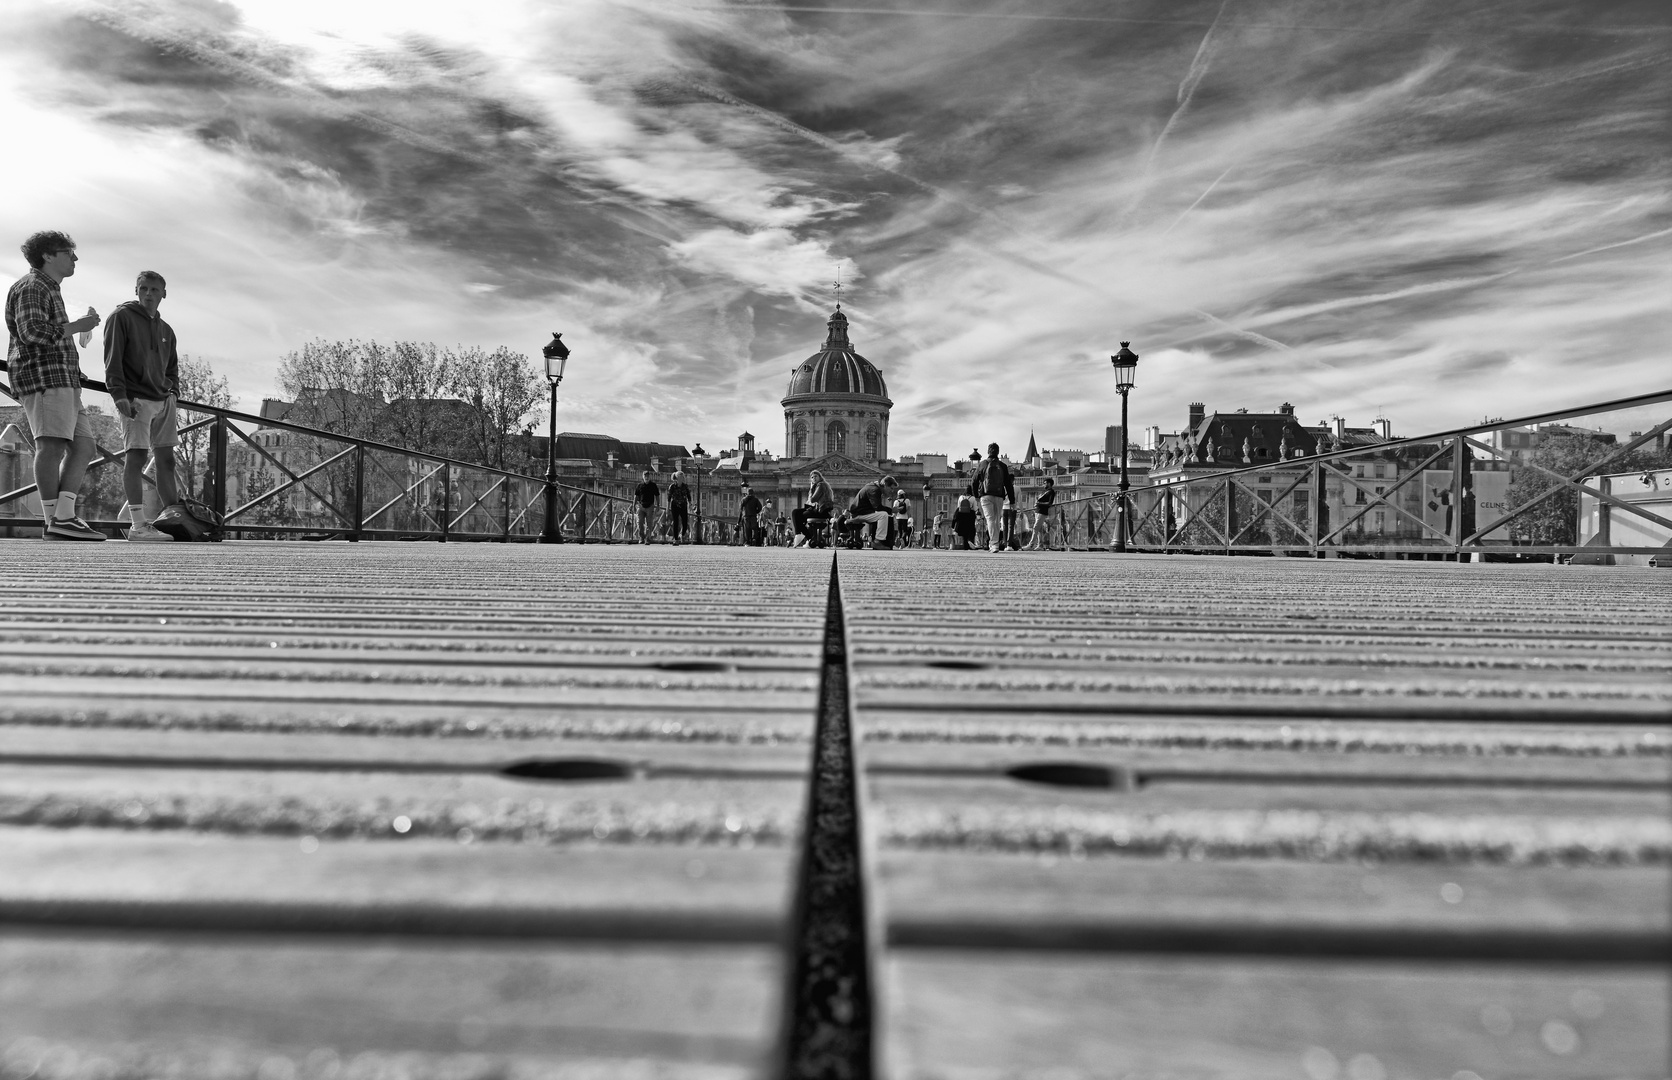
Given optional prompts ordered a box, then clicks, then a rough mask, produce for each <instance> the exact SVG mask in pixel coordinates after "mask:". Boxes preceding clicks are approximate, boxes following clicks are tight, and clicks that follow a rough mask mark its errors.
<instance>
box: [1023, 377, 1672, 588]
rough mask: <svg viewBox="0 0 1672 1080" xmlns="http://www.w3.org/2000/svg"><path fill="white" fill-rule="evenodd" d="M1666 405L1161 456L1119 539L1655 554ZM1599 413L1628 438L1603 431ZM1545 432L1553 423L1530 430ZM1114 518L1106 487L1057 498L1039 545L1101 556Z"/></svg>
mask: <svg viewBox="0 0 1672 1080" xmlns="http://www.w3.org/2000/svg"><path fill="white" fill-rule="evenodd" d="M1668 401H1672V390H1668V391H1660V392H1656V393H1650V394H1641V395H1637V396H1635V397H1629V398H1621V399H1618V400H1615V401H1609V402H1603V403H1600V404H1595V405H1586V406H1581V407H1577V408H1573V409H1564V410H1559V411H1556V412H1547V413H1540V414H1537V415H1534V416H1525V417H1518V418H1516V419H1513V420H1492V421H1485V422H1482V423H1480V424H1477V425H1473V426H1470V427H1465V428H1456V429H1453V430H1450V431H1442V432H1437V433H1435V434H1432V435H1420V436H1414V437H1410V438H1400V439H1389V440H1386V441H1380V442H1371V443H1364V444H1360V445H1352V446H1344V447H1340V448H1334V449H1330V450H1328V451H1327V452H1323V453H1318V454H1312V455H1305V456H1300V455H1297V454H1291V455H1290V456H1288V457H1279V456H1278V455H1277V453H1276V452H1274V451H1273V450H1272V449H1271V448H1269V447H1264V448H1255V447H1249V448H1248V452H1247V457H1255V456H1257V455H1258V454H1259V452H1260V451H1261V450H1263V451H1264V452H1265V453H1266V454H1268V455H1270V460H1255V461H1252V462H1250V461H1248V460H1247V457H1245V456H1244V453H1243V452H1242V451H1240V450H1238V451H1237V452H1235V454H1234V456H1233V455H1222V460H1220V461H1216V462H1199V461H1180V462H1174V463H1170V465H1164V466H1163V467H1161V468H1155V469H1153V470H1152V471H1151V473H1150V475H1149V478H1148V482H1147V483H1145V484H1144V485H1143V486H1139V487H1134V488H1132V489H1131V491H1130V492H1129V493H1128V494H1127V497H1126V512H1125V515H1124V520H1125V523H1126V530H1127V533H1126V535H1127V546H1128V547H1129V548H1130V549H1132V550H1139V551H1162V552H1166V551H1191V552H1219V553H1226V554H1229V553H1232V552H1249V553H1264V554H1274V553H1275V554H1294V555H1312V556H1317V555H1327V554H1332V553H1338V554H1362V555H1383V556H1385V555H1390V554H1395V555H1406V556H1416V557H1436V556H1440V557H1457V556H1460V555H1475V554H1494V553H1495V554H1500V555H1502V554H1518V555H1538V556H1560V555H1571V556H1575V557H1578V558H1580V559H1586V558H1590V557H1592V556H1595V557H1598V558H1602V557H1608V556H1616V555H1632V556H1640V555H1661V556H1666V555H1669V554H1672V550H1669V547H1668V544H1669V542H1672V473H1669V472H1667V470H1672V457H1668V455H1667V453H1666V452H1665V451H1664V450H1663V449H1662V448H1663V447H1664V446H1666V445H1667V442H1668V437H1667V432H1668V430H1669V429H1672V419H1669V418H1667V417H1666V413H1667V411H1668V410H1666V409H1665V408H1664V407H1662V406H1664V405H1665V403H1667V402H1668ZM1657 407H1660V408H1657ZM1602 420H1608V421H1610V425H1611V428H1619V427H1622V426H1624V427H1636V428H1638V430H1636V431H1633V432H1632V434H1631V435H1629V436H1619V437H1617V438H1610V437H1609V436H1607V435H1606V434H1605V433H1604V432H1603V430H1602V425H1601V424H1600V423H1599V421H1602ZM1552 424H1556V425H1562V427H1565V428H1566V429H1567V430H1566V431H1565V432H1564V431H1561V429H1552V428H1550V427H1548V426H1545V425H1552ZM1593 427H1594V430H1593ZM1554 439H1559V440H1560V444H1559V447H1556V448H1554V449H1552V450H1547V451H1546V452H1544V453H1542V454H1540V455H1538V456H1537V457H1535V456H1534V454H1533V452H1532V451H1533V449H1534V444H1535V440H1539V441H1543V442H1544V445H1546V446H1550V445H1551V442H1550V441H1551V440H1554ZM1558 451H1559V452H1558ZM1227 459H1228V460H1227ZM1645 462H1647V463H1646V464H1645ZM1208 470H1212V471H1208ZM1121 511H1122V507H1121V499H1120V496H1119V493H1118V492H1117V493H1109V494H1099V495H1095V496H1089V497H1085V498H1078V499H1068V500H1064V501H1062V502H1060V503H1059V504H1058V507H1057V511H1056V513H1055V514H1054V516H1053V517H1054V519H1053V521H1052V523H1051V527H1050V529H1049V532H1048V533H1047V536H1048V538H1049V540H1048V544H1049V545H1050V546H1055V547H1070V548H1106V547H1112V546H1114V544H1115V540H1116V536H1117V532H1116V530H1117V529H1119V528H1120V527H1121V523H1122V520H1123V515H1122V512H1121Z"/></svg>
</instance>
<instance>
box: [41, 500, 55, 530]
mask: <svg viewBox="0 0 1672 1080" xmlns="http://www.w3.org/2000/svg"><path fill="white" fill-rule="evenodd" d="M57 508H58V500H57V499H42V500H41V517H42V518H43V519H45V520H46V522H47V523H48V524H51V523H52V515H53V511H55V510H56V509H57Z"/></svg>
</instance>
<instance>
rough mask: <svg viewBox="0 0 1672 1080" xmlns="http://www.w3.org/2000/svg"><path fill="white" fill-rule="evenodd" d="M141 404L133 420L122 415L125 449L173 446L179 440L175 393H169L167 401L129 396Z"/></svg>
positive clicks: (135, 402)
mask: <svg viewBox="0 0 1672 1080" xmlns="http://www.w3.org/2000/svg"><path fill="white" fill-rule="evenodd" d="M128 400H130V401H132V402H133V403H134V404H135V405H137V406H139V412H138V413H137V414H136V415H135V416H134V418H133V419H132V420H129V419H128V418H127V417H126V416H122V415H121V410H120V409H118V410H117V416H118V418H119V419H120V420H121V421H122V448H123V449H125V450H150V449H152V448H153V447H155V448H159V449H160V448H162V447H167V446H173V445H174V444H175V442H177V441H178V440H177V438H176V436H175V434H174V412H175V410H174V395H173V394H170V395H168V400H166V401H150V400H148V399H146V398H129V399H128Z"/></svg>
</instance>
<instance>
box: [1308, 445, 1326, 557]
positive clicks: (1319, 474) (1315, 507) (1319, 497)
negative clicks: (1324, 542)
mask: <svg viewBox="0 0 1672 1080" xmlns="http://www.w3.org/2000/svg"><path fill="white" fill-rule="evenodd" d="M1323 516H1324V466H1323V463H1322V462H1320V461H1314V462H1313V463H1312V512H1311V513H1309V514H1308V515H1307V517H1308V518H1310V519H1311V520H1310V522H1309V523H1308V526H1309V531H1310V532H1311V534H1312V535H1311V536H1310V537H1309V538H1308V539H1309V540H1310V541H1311V547H1312V557H1313V558H1314V559H1316V558H1317V557H1318V538H1319V537H1321V536H1323V523H1324V522H1323Z"/></svg>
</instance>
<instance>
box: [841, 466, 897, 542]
mask: <svg viewBox="0 0 1672 1080" xmlns="http://www.w3.org/2000/svg"><path fill="white" fill-rule="evenodd" d="M899 489H900V482H899V481H898V480H896V479H894V478H893V477H892V476H885V477H883V478H882V479H881V480H873V481H871V482H870V483H869V484H866V485H865V486H864V487H862V488H860V489H859V493H858V494H857V495H855V496H854V497H853V502H852V503H850V504H849V505H848V520H849V521H866V522H870V523H871V525H873V526H874V527H877V528H878V529H879V530H880V533H881V535H880V536H879V537H878V539H877V545H878V546H879V547H889V546H891V545H892V544H893V542H894V530H893V528H892V523H893V520H894V519H893V514H892V512H891V509H890V504H891V503H892V502H893V499H894V493H895V492H896V491H898V490H899Z"/></svg>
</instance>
